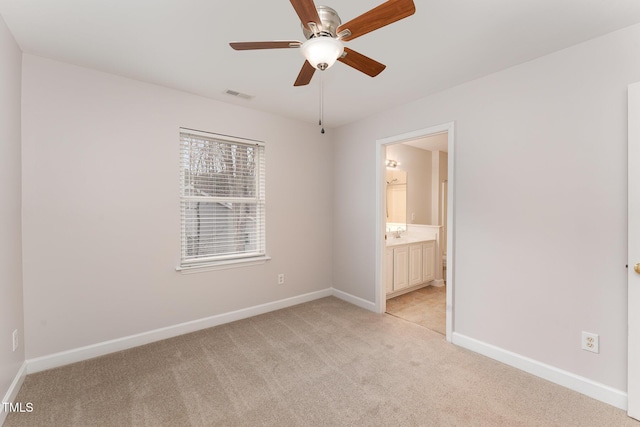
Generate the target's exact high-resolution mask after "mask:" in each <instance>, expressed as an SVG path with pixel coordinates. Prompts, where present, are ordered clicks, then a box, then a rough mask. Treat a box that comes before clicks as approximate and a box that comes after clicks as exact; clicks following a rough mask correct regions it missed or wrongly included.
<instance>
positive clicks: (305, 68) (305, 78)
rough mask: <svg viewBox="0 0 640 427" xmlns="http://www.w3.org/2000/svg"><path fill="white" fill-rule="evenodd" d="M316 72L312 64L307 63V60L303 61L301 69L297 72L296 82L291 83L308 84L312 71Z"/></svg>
mask: <svg viewBox="0 0 640 427" xmlns="http://www.w3.org/2000/svg"><path fill="white" fill-rule="evenodd" d="M315 72H316V69H315V68H314V67H313V65H311V64H309V61H304V64H303V65H302V69H301V70H300V74H298V78H297V79H296V82H295V83H294V84H293V85H294V86H304V85H308V84H309V82H310V81H311V78H312V77H313V73H315Z"/></svg>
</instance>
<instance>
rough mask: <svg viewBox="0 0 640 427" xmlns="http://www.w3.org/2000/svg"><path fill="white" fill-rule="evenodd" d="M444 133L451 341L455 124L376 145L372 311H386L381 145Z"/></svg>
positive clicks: (450, 330) (449, 330)
mask: <svg viewBox="0 0 640 427" xmlns="http://www.w3.org/2000/svg"><path fill="white" fill-rule="evenodd" d="M445 132H447V144H448V148H447V150H448V175H447V181H448V183H449V185H448V196H449V197H448V202H447V203H448V206H447V224H448V228H447V277H446V283H447V285H448V286H447V296H446V298H447V305H446V339H447V341H449V342H450V341H451V339H452V336H453V326H454V325H453V321H454V320H453V308H454V300H453V287H454V286H455V278H454V274H453V270H454V268H455V250H454V249H455V248H454V245H455V239H454V234H455V223H454V209H455V204H454V198H455V181H454V177H455V173H454V166H455V147H454V141H455V135H454V132H455V122H448V123H443V124H440V125H436V126H431V127H428V128H424V129H419V130H415V131H412V132H407V133H404V134H401V135H396V136H390V137H386V138H382V139H379V140H377V141H376V164H377V165H378V167H377V168H376V182H377V183H378V187H377V189H378V191H376V207H377V209H376V242H377V244H378V250H377V251H376V270H375V306H376V307H375V311H376V312H377V313H384V312H385V309H386V286H385V283H384V277H385V271H384V269H385V266H384V262H383V261H384V253H385V250H386V244H385V240H384V234H385V221H384V218H385V204H386V192H385V184H386V182H385V171H386V170H387V168H386V165H385V157H386V156H385V145H390V144H398V143H402V142H405V141H409V140H412V139H416V138H420V137H424V136H430V135H436V134H441V133H445Z"/></svg>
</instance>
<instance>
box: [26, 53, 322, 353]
mask: <svg viewBox="0 0 640 427" xmlns="http://www.w3.org/2000/svg"><path fill="white" fill-rule="evenodd" d="M23 85H24V89H23V104H24V108H23V117H22V119H23V165H24V166H23V200H24V204H23V209H24V239H23V247H24V264H25V272H24V304H25V323H26V329H27V337H26V339H27V342H28V346H27V358H28V359H31V358H34V357H38V356H44V355H50V354H52V353H56V352H61V351H65V350H71V349H75V348H78V347H82V346H87V345H91V344H94V343H101V342H104V341H108V340H112V339H117V338H121V337H127V336H130V335H133V334H137V333H142V332H147V331H151V330H155V329H158V328H162V327H167V326H172V325H176V324H180V323H183V322H188V321H192V320H197V319H202V318H206V317H209V316H213V315H216V314H221V313H228V312H231V311H234V310H238V309H242V308H247V307H252V306H255V305H259V304H265V303H269V302H273V301H278V300H281V299H284V298H288V297H293V296H297V295H301V294H305V293H308V292H312V291H318V290H322V289H326V288H330V287H331V285H332V282H331V280H332V278H331V271H332V265H331V262H332V261H331V244H332V237H331V236H332V235H331V231H332V210H331V203H332V186H333V183H332V175H331V173H330V171H331V159H332V153H331V152H332V145H331V143H330V141H329V140H328V139H327V137H326V136H322V135H321V134H320V133H319V132H318V129H317V126H315V125H307V124H301V123H299V122H296V121H293V120H288V119H284V118H281V117H278V116H274V115H271V114H266V113H261V112H257V111H253V110H249V109H246V108H241V107H238V106H233V105H229V104H224V103H220V102H216V101H212V100H209V99H206V98H201V97H197V96H194V95H190V94H187V93H183V92H178V91H174V90H169V89H166V88H162V87H159V86H154V85H151V84H146V83H141V82H137V81H134V80H129V79H125V78H121V77H117V76H113V75H109V74H106V73H100V72H97V71H93V70H89V69H85V68H80V67H76V66H72V65H68V64H64V63H60V62H55V61H51V60H47V59H42V58H39V57H35V56H30V55H25V56H24V62H23ZM181 126H183V127H188V128H192V129H200V130H206V131H211V132H217V133H221V134H226V135H234V136H239V137H244V138H251V139H258V140H264V141H265V142H266V179H267V186H266V196H267V205H266V206H267V208H266V209H267V213H266V215H267V225H266V227H267V229H266V241H267V242H266V243H267V253H268V255H270V256H271V257H272V259H271V260H270V261H268V262H267V263H265V264H263V265H257V266H251V267H243V268H234V269H227V270H219V271H212V272H203V273H197V274H189V275H183V274H181V273H178V272H176V271H175V270H174V269H175V267H176V266H177V265H178V262H179V256H180V216H179V214H180V211H179V204H178V195H179V192H178V186H179V162H178V154H179V134H178V129H179V127H181ZM300 159H313V161H311V162H306V161H300ZM278 273H285V275H286V283H285V284H284V285H278V284H277V275H278Z"/></svg>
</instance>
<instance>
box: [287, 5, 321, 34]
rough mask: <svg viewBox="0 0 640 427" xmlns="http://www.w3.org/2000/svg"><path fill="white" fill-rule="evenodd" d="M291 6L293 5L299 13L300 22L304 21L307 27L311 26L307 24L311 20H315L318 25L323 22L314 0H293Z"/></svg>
mask: <svg viewBox="0 0 640 427" xmlns="http://www.w3.org/2000/svg"><path fill="white" fill-rule="evenodd" d="M291 6H293V8H294V9H295V11H296V13H297V14H298V18H300V22H302V24H303V25H304V26H305V27H307V28H308V27H309V25H307V24H309V22H315V23H316V25H318V26H319V25H320V24H322V22H321V21H320V17H319V16H318V11H317V10H316V5H315V4H314V3H313V0H291Z"/></svg>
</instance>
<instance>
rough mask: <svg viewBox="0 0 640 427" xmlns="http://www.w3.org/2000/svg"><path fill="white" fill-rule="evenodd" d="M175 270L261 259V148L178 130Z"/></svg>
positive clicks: (240, 140) (263, 253) (191, 131)
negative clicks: (178, 208)
mask: <svg viewBox="0 0 640 427" xmlns="http://www.w3.org/2000/svg"><path fill="white" fill-rule="evenodd" d="M180 147H181V149H180V170H181V174H180V175H181V176H180V182H181V185H180V187H181V203H180V206H181V228H182V230H181V234H182V238H181V241H182V248H181V253H182V256H181V262H180V266H181V267H183V268H184V267H190V266H198V265H202V264H204V265H208V264H215V263H216V262H219V261H229V260H237V259H242V258H253V257H263V256H265V197H264V196H265V182H264V181H265V178H264V145H263V144H262V143H259V142H255V141H250V140H243V139H240V138H233V137H226V136H221V135H216V134H209V133H205V132H199V131H193V130H189V129H180Z"/></svg>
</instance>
